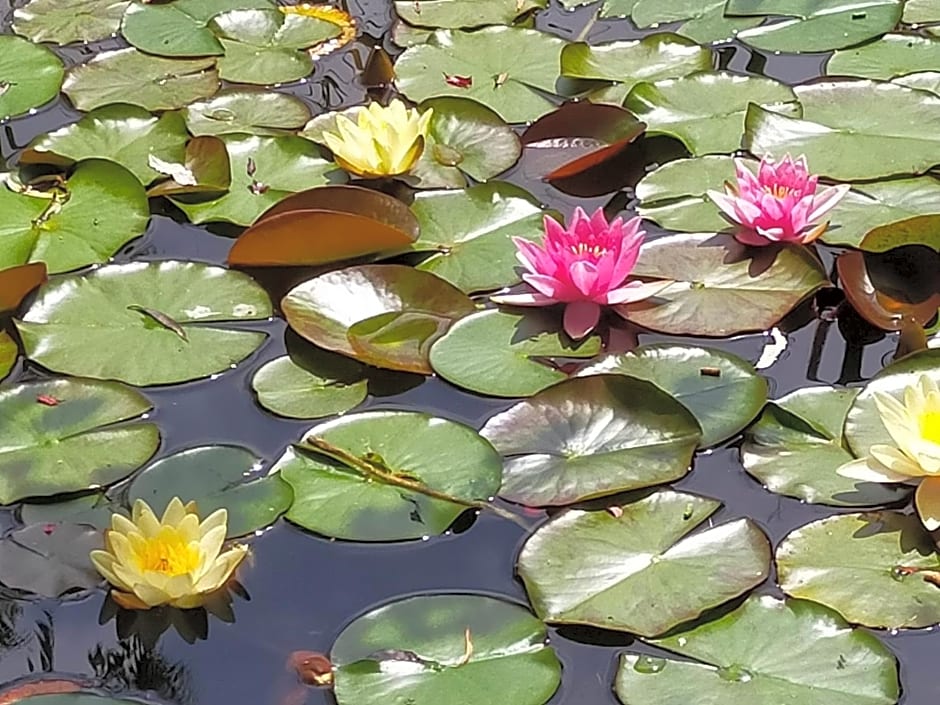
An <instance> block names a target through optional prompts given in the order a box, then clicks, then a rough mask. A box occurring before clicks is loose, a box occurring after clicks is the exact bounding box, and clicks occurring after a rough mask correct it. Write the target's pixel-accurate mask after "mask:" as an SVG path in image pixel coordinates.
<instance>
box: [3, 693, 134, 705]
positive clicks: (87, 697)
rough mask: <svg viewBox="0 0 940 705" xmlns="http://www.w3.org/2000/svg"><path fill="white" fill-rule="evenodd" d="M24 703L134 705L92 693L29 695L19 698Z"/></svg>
mask: <svg viewBox="0 0 940 705" xmlns="http://www.w3.org/2000/svg"><path fill="white" fill-rule="evenodd" d="M19 703H25V704H26V705H135V703H136V701H134V700H125V699H123V698H109V697H107V696H104V695H96V694H94V693H63V694H61V695H31V696H30V697H28V698H24V699H23V700H20V701H19Z"/></svg>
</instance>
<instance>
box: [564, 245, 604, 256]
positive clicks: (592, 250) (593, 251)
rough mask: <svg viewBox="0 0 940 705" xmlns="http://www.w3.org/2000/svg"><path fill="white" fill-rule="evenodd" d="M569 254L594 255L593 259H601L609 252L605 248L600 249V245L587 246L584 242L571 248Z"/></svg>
mask: <svg viewBox="0 0 940 705" xmlns="http://www.w3.org/2000/svg"><path fill="white" fill-rule="evenodd" d="M571 252H572V253H573V254H576V255H594V256H595V257H603V256H604V255H606V254H607V253H608V252H609V250H608V249H607V248H606V247H601V246H600V245H588V244H587V243H586V242H579V243H578V244H577V245H572V246H571Z"/></svg>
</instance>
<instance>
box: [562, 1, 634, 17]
mask: <svg viewBox="0 0 940 705" xmlns="http://www.w3.org/2000/svg"><path fill="white" fill-rule="evenodd" d="M591 2H594V0H561V4H562V5H564V6H565V7H575V6H577V5H587V4H589V3H591ZM637 2H639V0H604V4H603V5H601V16H603V17H629V16H630V13H632V12H633V8H634V7H636V4H637Z"/></svg>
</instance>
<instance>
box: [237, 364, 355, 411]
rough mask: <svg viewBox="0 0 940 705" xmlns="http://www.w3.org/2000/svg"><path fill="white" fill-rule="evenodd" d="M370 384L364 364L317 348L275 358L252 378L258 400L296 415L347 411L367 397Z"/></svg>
mask: <svg viewBox="0 0 940 705" xmlns="http://www.w3.org/2000/svg"><path fill="white" fill-rule="evenodd" d="M368 384H369V383H368V380H367V379H366V376H365V370H364V368H363V367H362V365H360V364H359V363H357V362H355V361H354V360H350V359H349V358H347V357H343V356H342V355H334V354H332V353H329V352H327V351H325V350H317V349H312V351H311V352H310V353H308V354H307V355H304V356H294V355H284V356H282V357H278V358H275V359H274V360H271V361H270V362H268V363H266V364H265V365H264V366H262V367H261V368H260V369H259V370H258V371H257V372H255V375H254V377H252V378H251V388H252V390H254V393H255V395H256V396H257V397H258V403H259V404H261V406H263V407H264V408H265V409H267V410H268V411H270V412H271V413H274V414H277V415H278V416H286V417H288V418H292V419H318V418H321V417H324V416H333V415H334V414H342V413H345V412H347V411H349V410H350V409H352V408H353V407H355V406H358V405H359V404H361V403H362V402H363V401H365V398H366V396H367V395H368Z"/></svg>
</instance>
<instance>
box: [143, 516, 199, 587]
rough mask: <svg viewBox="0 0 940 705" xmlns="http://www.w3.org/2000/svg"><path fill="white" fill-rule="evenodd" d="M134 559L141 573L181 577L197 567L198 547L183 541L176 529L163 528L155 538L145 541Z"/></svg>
mask: <svg viewBox="0 0 940 705" xmlns="http://www.w3.org/2000/svg"><path fill="white" fill-rule="evenodd" d="M134 557H135V558H136V560H137V567H138V569H140V570H142V571H145V570H152V571H155V572H157V573H163V574H164V575H169V576H176V575H183V574H184V573H191V572H193V571H194V570H196V569H197V568H198V567H199V545H198V544H197V543H195V542H193V543H189V542H187V541H185V540H184V539H183V537H182V536H181V535H180V533H179V532H178V531H176V529H174V528H172V527H163V528H162V529H161V530H160V533H158V534H157V535H156V536H154V537H153V538H150V539H145V541H144V543H143V544H142V545H141V546H140V547H139V549H138V550H137V551H136V552H135V556H134Z"/></svg>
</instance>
